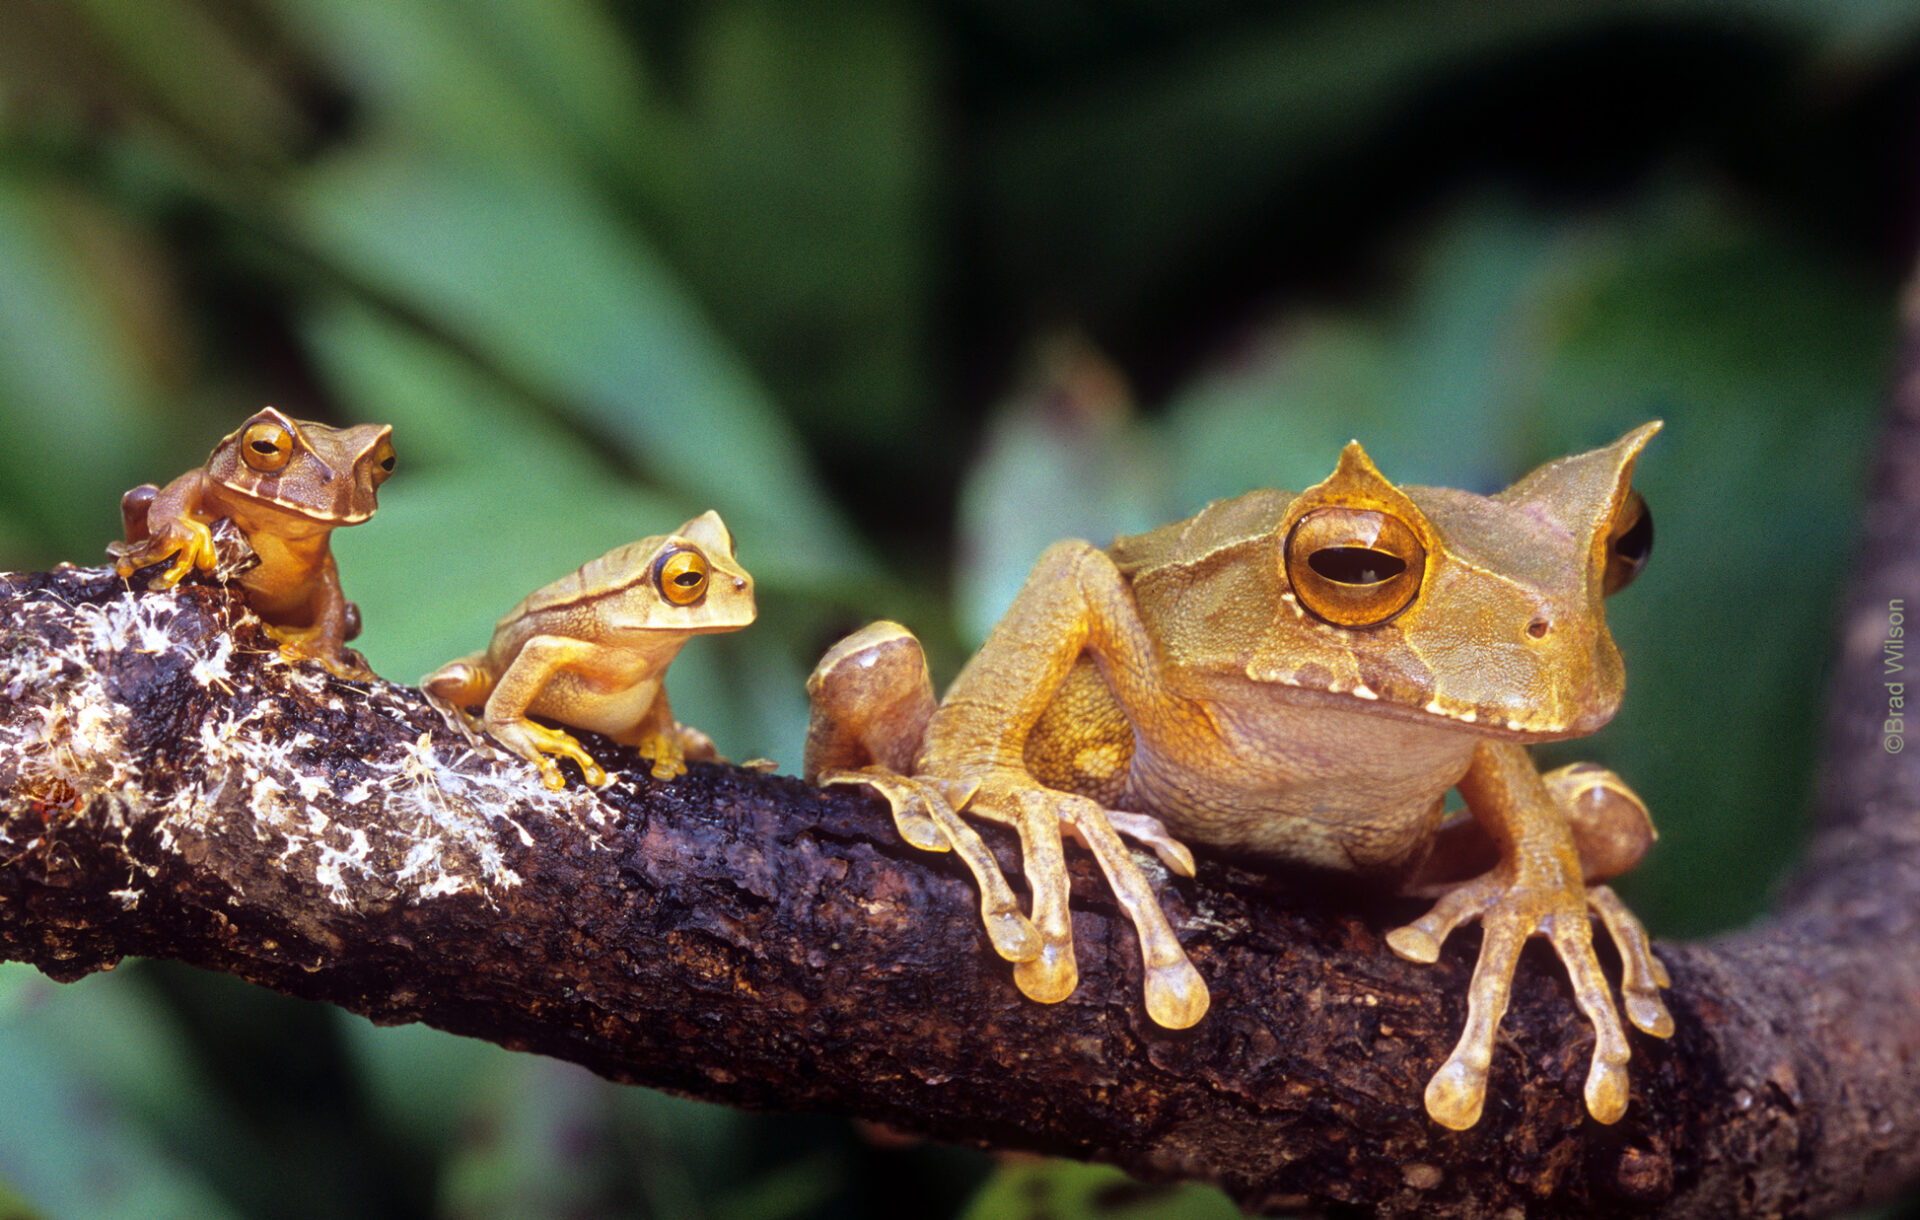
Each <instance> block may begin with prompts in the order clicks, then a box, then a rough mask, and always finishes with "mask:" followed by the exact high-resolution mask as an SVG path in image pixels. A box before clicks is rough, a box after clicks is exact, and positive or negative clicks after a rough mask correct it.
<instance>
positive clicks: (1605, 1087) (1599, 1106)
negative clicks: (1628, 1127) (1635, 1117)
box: [1586, 1056, 1627, 1125]
mask: <svg viewBox="0 0 1920 1220" xmlns="http://www.w3.org/2000/svg"><path fill="white" fill-rule="evenodd" d="M1586 1097H1587V1113H1589V1114H1591V1115H1593V1117H1594V1121H1596V1122H1602V1123H1607V1124H1609V1125H1611V1124H1613V1123H1617V1122H1619V1121H1620V1118H1621V1116H1622V1115H1624V1114H1625V1113H1626V1112H1627V1069H1626V1065H1625V1064H1621V1063H1612V1062H1609V1061H1607V1060H1604V1059H1601V1058H1599V1057H1597V1056H1596V1057H1595V1058H1594V1061H1593V1067H1592V1069H1591V1070H1589V1071H1588V1072H1587V1088H1586Z"/></svg>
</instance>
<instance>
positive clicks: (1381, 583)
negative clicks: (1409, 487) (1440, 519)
mask: <svg viewBox="0 0 1920 1220" xmlns="http://www.w3.org/2000/svg"><path fill="white" fill-rule="evenodd" d="M1286 563H1287V580H1288V582H1289V583H1291V584H1292V585H1293V593H1294V596H1295V597H1297V598H1299V600H1300V604H1301V605H1302V606H1304V607H1306V609H1307V612H1308V613H1309V614H1311V615H1313V616H1314V617H1315V618H1317V619H1321V620H1323V621H1325V622H1328V623H1332V624H1333V625H1334V626H1336V627H1377V626H1379V625H1380V624H1381V623H1384V622H1386V621H1387V620H1388V619H1390V618H1392V617H1393V616H1394V615H1396V614H1398V613H1400V612H1401V611H1402V610H1405V609H1406V608H1407V606H1408V605H1410V604H1411V603H1412V602H1413V595H1414V594H1416V593H1418V592H1419V591H1420V580H1421V578H1422V576H1423V575H1424V574H1425V572H1426V566H1427V550H1426V548H1425V547H1424V546H1422V545H1421V544H1420V538H1419V535H1417V534H1415V533H1414V532H1413V529H1412V527H1411V526H1409V525H1408V524H1407V523H1406V522H1404V521H1402V520H1401V519H1400V518H1398V517H1396V516H1394V515H1392V514H1391V513H1383V512H1376V511H1374V510H1372V509H1364V508H1322V509H1318V510H1316V511H1314V512H1310V513H1308V514H1307V515H1306V516H1304V517H1302V518H1300V520H1299V521H1298V522H1296V523H1295V524H1294V527H1293V531H1292V532H1291V533H1289V534H1288V535H1287V552H1286Z"/></svg>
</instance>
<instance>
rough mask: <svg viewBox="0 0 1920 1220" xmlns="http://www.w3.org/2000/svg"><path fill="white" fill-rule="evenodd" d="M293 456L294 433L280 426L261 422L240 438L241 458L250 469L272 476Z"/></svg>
mask: <svg viewBox="0 0 1920 1220" xmlns="http://www.w3.org/2000/svg"><path fill="white" fill-rule="evenodd" d="M292 456H293V433H291V432H289V431H287V430H286V429H285V428H283V427H281V426H280V425H279V424H276V423H272V422H270V421H268V420H261V421H260V422H259V423H257V424H254V425H253V426H252V427H250V428H248V429H247V430H246V432H245V433H244V434H243V435H242V436H241V437H240V458H241V460H242V461H244V462H246V464H247V466H248V468H250V469H253V470H257V471H259V472H260V473H261V474H272V473H274V472H275V471H277V470H280V469H282V468H283V467H285V466H286V464H287V459H288V458H290V457H292Z"/></svg>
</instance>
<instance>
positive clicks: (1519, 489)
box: [1494, 419, 1661, 538]
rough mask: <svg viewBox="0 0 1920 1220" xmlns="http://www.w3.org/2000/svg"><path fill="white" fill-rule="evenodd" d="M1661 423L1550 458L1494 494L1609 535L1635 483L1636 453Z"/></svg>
mask: <svg viewBox="0 0 1920 1220" xmlns="http://www.w3.org/2000/svg"><path fill="white" fill-rule="evenodd" d="M1660 427H1661V421H1659V420H1657V419H1656V420H1653V421H1652V422H1650V423H1645V424H1641V425H1640V426H1639V427H1638V428H1635V429H1634V430H1633V431H1631V432H1629V433H1627V434H1626V435H1625V436H1623V437H1621V438H1620V439H1619V440H1617V441H1615V442H1613V444H1611V445H1607V446H1605V447H1603V448H1600V449H1592V450H1589V451H1587V452H1586V453H1576V454H1574V455H1573V456H1572V457H1563V458H1558V459H1556V460H1554V461H1551V462H1548V463H1547V464H1546V465H1544V466H1541V467H1539V468H1537V469H1536V470H1534V471H1533V472H1532V473H1531V474H1528V475H1527V476H1526V477H1525V478H1522V479H1521V480H1520V481H1519V482H1517V483H1515V484H1514V485H1513V486H1512V487H1509V488H1507V489H1506V490H1505V491H1503V492H1501V493H1500V494H1499V495H1498V496H1496V497H1494V498H1495V499H1497V500H1504V501H1506V502H1507V503H1510V504H1516V505H1526V506H1527V507H1529V508H1530V509H1532V510H1533V511H1534V512H1536V513H1538V514H1539V515H1541V516H1543V517H1546V518H1548V519H1549V520H1553V521H1556V522H1558V523H1560V524H1561V525H1562V526H1564V527H1565V528H1566V529H1567V530H1568V531H1569V532H1571V533H1575V534H1578V535H1581V536H1585V537H1589V538H1592V537H1595V536H1599V537H1602V538H1604V536H1605V534H1606V530H1607V527H1608V526H1609V525H1610V524H1611V523H1612V521H1613V517H1614V514H1615V513H1616V512H1618V511H1619V508H1620V505H1621V503H1622V502H1623V501H1624V500H1625V499H1626V498H1627V493H1628V492H1629V491H1630V490H1631V489H1632V486H1633V463H1634V459H1636V458H1638V457H1639V456H1640V451H1641V450H1642V449H1645V448H1646V447H1647V442H1648V441H1649V440H1652V439H1653V434H1654V433H1656V432H1658V431H1660Z"/></svg>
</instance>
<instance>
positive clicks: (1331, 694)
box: [1256, 675, 1617, 743]
mask: <svg viewBox="0 0 1920 1220" xmlns="http://www.w3.org/2000/svg"><path fill="white" fill-rule="evenodd" d="M1256 681H1261V682H1263V683H1278V684H1279V685H1281V686H1284V687H1286V688H1287V689H1288V690H1289V691H1290V692H1295V693H1298V694H1301V695H1306V696H1309V697H1311V698H1314V699H1315V700H1316V702H1319V701H1324V703H1325V706H1327V707H1328V708H1330V709H1336V710H1340V711H1346V712H1356V711H1359V710H1361V709H1362V708H1364V709H1365V713H1366V714H1367V715H1370V716H1387V717H1390V718H1392V719H1395V720H1404V721H1408V722H1410V723H1415V724H1425V725H1430V726H1431V725H1444V726H1446V727H1448V728H1452V729H1458V730H1461V731H1465V732H1472V733H1478V734H1481V735H1483V736H1486V737H1497V738H1502V739H1504V740H1508V741H1521V742H1529V743H1541V742H1549V741H1565V740H1567V739H1569V738H1574V737H1585V736H1587V735H1588V734H1589V733H1592V732H1594V731H1595V730H1596V729H1598V728H1600V727H1601V726H1602V725H1604V724H1606V722H1607V721H1609V720H1611V719H1613V714H1614V711H1615V710H1617V705H1616V707H1615V708H1608V709H1607V710H1606V713H1605V715H1602V716H1599V717H1597V718H1595V719H1594V720H1593V722H1592V723H1591V724H1586V723H1582V722H1581V721H1578V720H1574V721H1566V720H1540V721H1535V722H1532V723H1529V722H1527V721H1524V720H1517V719H1512V718H1509V717H1506V716H1503V715H1496V714H1494V713H1491V712H1488V711H1487V710H1485V709H1484V708H1481V707H1479V706H1477V705H1473V704H1456V705H1454V706H1453V707H1449V706H1447V705H1445V704H1442V703H1441V702H1440V701H1439V700H1438V699H1429V700H1428V701H1427V702H1426V703H1425V704H1421V705H1413V704H1407V703H1400V702H1395V701H1392V700H1389V699H1387V698H1385V697H1383V696H1382V695H1381V694H1380V693H1379V692H1377V691H1375V690H1372V689H1371V688H1369V687H1368V686H1367V685H1366V684H1365V683H1356V684H1355V685H1353V686H1350V687H1347V686H1337V685H1327V686H1309V685H1306V684H1305V683H1302V682H1300V681H1298V680H1297V679H1294V678H1289V677H1281V676H1278V675H1276V676H1274V677H1271V678H1265V679H1256ZM1456 708H1457V709H1458V710H1455V709H1456Z"/></svg>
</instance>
